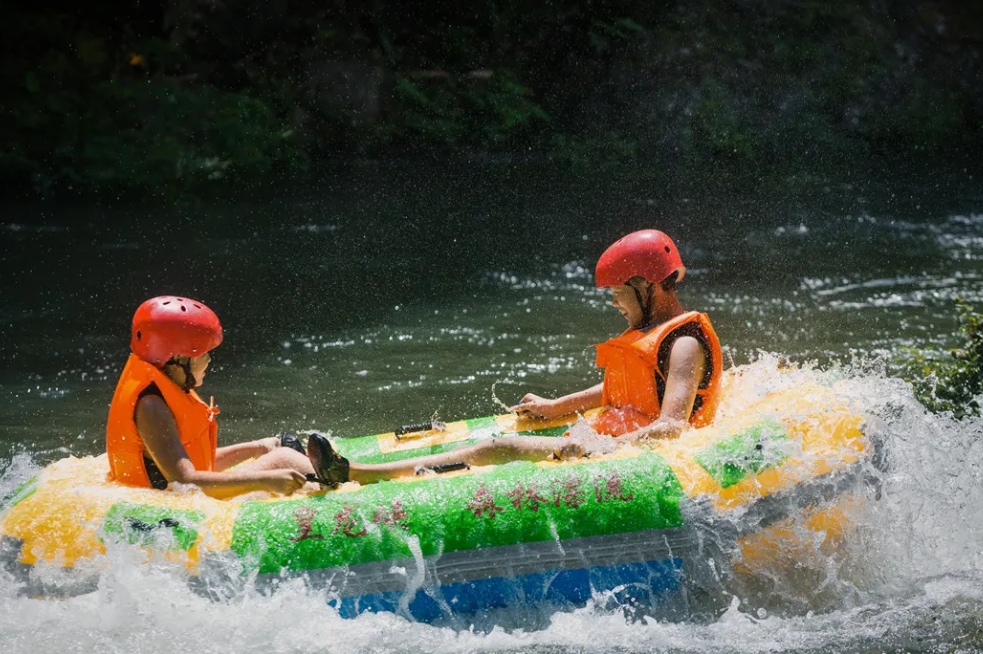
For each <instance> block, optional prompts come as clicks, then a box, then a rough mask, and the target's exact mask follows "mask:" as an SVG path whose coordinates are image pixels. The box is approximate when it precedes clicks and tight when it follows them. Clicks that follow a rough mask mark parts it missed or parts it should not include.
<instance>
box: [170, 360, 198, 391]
mask: <svg viewBox="0 0 983 654" xmlns="http://www.w3.org/2000/svg"><path fill="white" fill-rule="evenodd" d="M164 365H165V366H167V365H175V366H177V367H178V368H180V369H181V370H182V371H183V372H184V384H183V385H182V386H181V390H183V391H184V392H185V393H190V392H191V391H192V390H193V389H194V387H195V386H197V385H198V380H197V379H195V376H194V373H192V372H191V362H190V361H186V362H184V363H181V362H180V361H178V360H177V359H176V358H174V359H171V360H170V361H168V362H167V363H165V364H164Z"/></svg>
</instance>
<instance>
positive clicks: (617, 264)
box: [594, 229, 686, 288]
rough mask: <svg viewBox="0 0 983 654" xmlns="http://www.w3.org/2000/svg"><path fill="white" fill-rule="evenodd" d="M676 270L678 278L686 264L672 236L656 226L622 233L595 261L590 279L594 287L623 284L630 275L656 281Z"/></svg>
mask: <svg viewBox="0 0 983 654" xmlns="http://www.w3.org/2000/svg"><path fill="white" fill-rule="evenodd" d="M677 271H678V272H679V280H681V279H682V278H683V275H685V274H686V266H684V265H683V261H682V259H680V258H679V249H678V248H676V244H675V243H673V242H672V239H671V238H669V237H668V236H666V235H665V234H663V233H662V232H660V231H659V230H657V229H643V230H641V231H638V232H632V233H631V234H629V235H628V236H623V237H622V238H620V239H618V240H617V241H615V242H614V244H613V245H611V247H609V248H608V249H607V250H605V251H604V254H602V255H601V258H600V259H598V260H597V270H596V271H595V273H594V281H595V283H596V284H597V288H605V287H608V286H620V285H622V284H627V283H628V280H629V279H631V278H632V277H644V278H645V279H647V280H648V281H650V282H652V283H653V284H657V283H659V282H661V281H662V280H663V279H665V278H666V277H668V276H669V275H671V274H673V273H674V272H677Z"/></svg>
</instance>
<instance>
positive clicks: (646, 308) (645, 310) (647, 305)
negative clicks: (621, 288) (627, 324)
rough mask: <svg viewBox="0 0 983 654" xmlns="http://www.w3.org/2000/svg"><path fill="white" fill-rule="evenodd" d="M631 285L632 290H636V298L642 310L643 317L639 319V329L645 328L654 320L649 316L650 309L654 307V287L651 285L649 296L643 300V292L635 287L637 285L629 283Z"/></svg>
mask: <svg viewBox="0 0 983 654" xmlns="http://www.w3.org/2000/svg"><path fill="white" fill-rule="evenodd" d="M629 286H631V290H633V291H635V299H636V300H638V308H639V309H641V311H642V319H641V320H640V321H639V323H638V327H637V329H644V328H645V327H648V326H649V325H650V324H651V322H652V320H651V318H650V317H649V313H650V309H651V308H652V287H651V286H649V288H648V291H649V292H648V293H647V295H648V298H647V300H646V301H643V300H642V292H641V291H639V290H638V289H637V288H635V286H634V285H632V284H629Z"/></svg>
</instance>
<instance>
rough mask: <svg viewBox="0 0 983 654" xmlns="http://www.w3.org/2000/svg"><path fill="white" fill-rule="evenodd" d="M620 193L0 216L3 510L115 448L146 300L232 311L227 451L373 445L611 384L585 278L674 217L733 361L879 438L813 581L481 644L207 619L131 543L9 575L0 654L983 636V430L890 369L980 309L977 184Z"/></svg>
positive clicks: (564, 621)
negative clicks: (792, 366) (270, 439)
mask: <svg viewBox="0 0 983 654" xmlns="http://www.w3.org/2000/svg"><path fill="white" fill-rule="evenodd" d="M628 179H629V180H630V181H625V180H618V181H613V180H605V181H601V182H599V181H597V180H593V181H585V180H584V178H582V177H577V176H574V177H570V176H551V177H549V178H546V177H545V176H544V173H543V171H540V170H537V169H536V168H535V167H533V166H512V167H501V166H499V167H486V168H484V169H481V168H472V169H466V170H455V169H446V168H409V167H405V166H399V167H367V168H364V169H358V170H353V171H348V172H347V173H344V174H341V173H339V175H338V177H337V178H334V179H331V180H327V181H321V182H319V183H318V184H316V185H311V186H310V187H308V188H305V189H301V190H291V191H290V192H283V193H281V194H278V195H277V196H276V197H273V198H272V199H271V198H265V199H263V198H260V199H257V198H252V199H250V200H244V199H243V200H238V201H230V202H228V203H225V204H222V205H220V206H219V205H216V204H204V203H202V204H198V205H189V204H188V203H179V204H174V205H173V206H158V205H156V204H151V203H148V204H140V205H136V206H129V207H127V208H119V207H117V208H112V209H100V208H93V207H87V208H83V207H78V206H59V205H50V204H42V205H28V206H19V207H14V208H9V209H7V210H5V211H4V212H3V213H2V214H0V279H2V280H3V281H2V282H0V284H2V293H0V324H2V325H3V330H2V333H0V357H3V360H4V361H5V365H4V366H3V369H2V370H0V495H2V494H5V493H6V492H8V491H9V490H12V489H13V487H15V486H16V484H17V483H19V482H20V481H23V480H24V479H25V478H27V477H28V476H29V475H31V474H33V472H34V471H36V470H37V469H38V466H41V465H44V464H46V463H48V462H50V461H52V460H54V459H57V458H60V457H62V456H65V455H67V454H76V455H85V454H96V453H99V452H100V451H102V447H103V438H104V431H103V430H104V427H105V417H106V413H107V411H108V405H109V401H110V398H111V395H112V391H113V388H114V385H115V380H116V377H117V375H118V374H119V370H120V369H121V367H122V364H123V362H124V360H125V357H126V353H127V348H128V338H129V320H130V317H131V315H132V312H133V310H134V309H135V307H136V306H137V305H138V304H139V303H140V302H141V301H142V300H143V299H145V298H147V297H150V296H153V295H157V294H163V293H174V294H181V295H187V296H191V297H194V298H197V299H200V300H202V301H204V302H206V303H207V304H209V306H211V307H212V308H214V309H215V310H216V311H217V312H218V313H219V315H220V316H221V318H222V321H223V325H224V327H225V335H226V336H225V338H226V340H225V343H224V344H223V345H222V346H221V347H220V348H219V349H218V350H217V351H216V352H215V363H214V364H213V366H212V368H211V369H210V370H209V373H208V376H207V378H206V383H205V386H204V387H203V394H204V395H205V396H206V397H207V396H208V395H214V396H215V398H216V402H217V403H218V404H220V406H221V409H222V416H221V427H222V429H221V435H222V439H223V440H224V441H226V442H231V441H236V440H247V439H251V438H257V437H263V436H266V435H269V434H271V433H274V432H276V431H278V430H280V429H284V428H289V429H298V430H302V429H319V430H322V431H328V432H331V433H332V434H334V435H335V436H353V435H361V434H366V433H376V432H381V431H386V430H390V429H392V428H394V427H395V426H397V425H399V424H403V423H406V422H416V421H419V420H421V419H424V418H427V417H429V416H431V415H433V414H434V413H436V414H437V415H439V416H440V417H441V418H444V419H455V418H462V417H467V416H475V415H482V414H489V413H494V412H497V411H500V410H501V406H502V403H505V404H508V403H511V402H513V401H515V400H517V399H518V398H519V397H520V396H521V395H522V394H523V393H525V392H528V391H533V392H537V393H540V394H543V395H555V394H558V393H564V392H569V391H573V390H577V389H580V388H583V387H586V386H587V385H590V384H593V383H596V382H597V381H598V380H599V379H600V376H599V373H598V372H597V371H596V370H595V369H594V368H593V350H592V348H591V347H590V346H591V344H593V343H596V342H598V341H601V340H604V339H606V338H609V337H610V336H611V335H613V334H616V333H618V332H619V331H620V330H621V329H622V328H623V321H622V319H621V317H620V315H619V314H618V313H617V312H616V311H615V310H613V309H612V308H611V307H610V299H609V296H608V294H606V293H605V292H603V291H598V290H597V289H595V288H594V287H593V278H592V266H593V262H594V261H595V260H596V258H597V256H598V255H599V254H600V253H601V252H602V251H603V249H604V248H605V247H606V246H607V244H609V243H610V242H611V241H613V240H614V239H615V238H617V237H618V236H620V235H622V234H624V233H626V232H628V231H632V230H634V229H639V228H644V227H656V228H660V229H664V230H665V231H667V232H669V233H670V234H671V235H672V236H674V237H675V238H676V240H677V243H678V244H679V247H680V250H681V252H682V255H683V259H684V261H685V263H686V265H687V268H688V271H687V275H686V279H685V280H684V282H683V283H682V284H681V285H680V295H681V299H682V301H683V303H684V305H685V306H686V307H687V308H694V309H701V310H705V311H707V312H708V313H709V314H710V316H711V318H712V320H713V322H714V325H715V327H716V329H717V332H718V334H719V336H720V338H721V341H722V342H723V343H724V345H725V361H726V362H727V365H728V366H730V365H747V364H749V363H750V364H751V369H752V370H758V371H761V370H765V369H766V368H767V367H768V366H770V365H773V363H774V359H775V355H771V354H766V353H777V354H778V355H781V356H784V357H786V358H788V359H790V360H792V361H793V362H797V363H798V364H800V365H801V366H803V367H804V368H805V369H806V370H807V374H809V375H813V376H814V378H815V379H816V380H817V381H818V382H819V383H830V384H831V383H838V384H845V385H847V386H849V388H851V392H852V393H853V394H854V396H855V397H856V398H857V402H858V403H859V404H861V405H863V406H864V407H865V408H866V409H867V410H868V411H869V412H870V414H871V415H873V416H876V417H878V418H879V419H880V420H882V421H883V422H884V423H885V424H886V425H887V427H888V428H889V430H890V433H891V435H892V438H891V440H890V444H889V448H888V452H889V456H890V458H891V461H892V467H891V469H890V471H889V473H888V474H886V475H885V478H884V480H883V482H884V486H883V492H882V498H881V500H880V501H878V502H876V503H873V504H871V506H869V507H868V508H867V509H865V511H864V512H863V517H862V521H861V524H860V526H859V528H858V530H857V531H856V533H855V534H854V536H853V538H852V541H851V543H850V548H849V549H848V551H847V552H845V553H844V554H843V555H842V557H839V558H837V559H836V560H830V561H829V562H828V568H829V572H828V576H827V577H828V578H827V579H826V582H825V585H824V587H823V588H818V589H809V588H800V587H797V586H796V585H795V583H794V582H792V581H789V580H777V582H776V583H777V585H776V589H775V591H774V592H773V593H771V594H770V595H769V597H768V599H767V601H760V602H758V603H757V604H755V603H754V602H749V599H748V598H747V597H738V596H736V595H735V597H734V598H733V606H732V608H731V609H730V610H728V611H726V612H725V613H724V614H722V615H721V616H720V618H719V619H718V620H717V621H715V622H713V623H711V624H692V623H685V622H684V623H660V622H654V621H645V620H643V621H632V620H628V621H626V620H625V618H624V617H623V616H622V615H621V614H616V615H612V614H609V613H606V612H604V611H601V610H599V609H597V608H596V607H588V608H587V609H584V610H582V611H579V612H577V613H573V614H559V615H556V616H554V618H553V619H552V622H551V623H550V624H549V626H548V627H547V628H545V629H543V630H538V631H535V632H524V631H512V630H495V631H493V632H491V633H471V632H469V631H467V630H465V631H463V632H462V631H459V630H454V629H446V628H435V627H428V626H424V625H408V624H407V623H405V622H404V621H403V620H402V619H401V618H399V617H397V616H392V615H379V616H363V617H360V618H358V619H356V620H353V621H342V620H340V619H338V618H337V616H336V615H335V614H333V613H332V611H331V610H330V609H329V608H328V607H327V606H326V603H325V597H324V596H323V594H322V593H321V592H320V591H319V590H317V589H308V588H304V587H303V586H302V585H301V584H299V583H298V584H297V585H294V586H290V587H288V588H285V589H282V590H281V591H280V592H278V593H276V594H274V595H273V596H263V595H260V594H252V595H247V596H245V597H237V598H234V599H232V600H230V601H229V602H227V603H221V602H219V603H215V602H210V601H208V600H205V599H203V598H201V597H198V596H197V595H195V594H194V593H192V592H190V591H189V590H188V589H187V587H186V586H185V585H184V584H183V582H181V581H180V580H179V578H178V577H176V576H175V575H173V574H170V573H168V571H167V570H166V569H165V568H164V567H161V566H145V565H138V564H137V563H135V562H130V561H126V560H123V558H125V557H123V555H121V554H120V555H119V556H120V557H121V559H120V560H114V566H113V568H112V571H111V573H109V574H107V575H106V576H105V577H104V579H103V582H102V585H101V586H100V588H99V590H98V591H97V592H95V593H91V594H89V595H86V596H83V597H79V598H74V599H71V600H60V601H51V602H42V601H36V600H30V599H26V598H22V597H19V596H17V594H16V589H14V588H12V587H11V586H10V585H9V584H7V585H3V582H0V636H2V638H3V640H4V642H5V647H4V650H5V651H10V652H33V651H40V650H42V649H47V648H51V647H57V648H58V650H59V651H62V652H75V651H78V652H88V651H119V652H124V651H125V652H147V653H157V652H186V651H189V650H198V651H206V652H210V651H216V652H217V651H222V652H229V651H234V652H271V651H277V652H333V651H345V652H352V651H390V650H405V651H421V652H423V651H428V652H429V651H440V652H459V651H460V652H471V651H526V650H530V649H532V650H534V651H543V652H553V651H564V652H565V651H584V652H615V651H680V652H708V651H734V652H762V651H768V652H772V651H837V652H838V651H870V652H875V651H877V652H879V651H961V650H965V651H969V650H974V649H976V648H979V647H983V637H981V636H980V633H981V629H983V610H981V609H983V591H981V590H980V589H981V588H983V584H981V583H980V582H981V581H983V567H981V564H983V561H981V558H980V557H981V555H980V553H979V552H980V549H981V548H980V546H979V544H980V543H981V542H983V541H981V535H983V534H981V529H983V510H981V509H980V506H981V505H983V496H981V495H983V491H981V490H980V489H981V484H980V470H979V462H980V461H981V460H983V452H981V451H980V448H981V447H983V446H981V444H980V443H981V436H983V432H981V426H980V423H979V422H972V421H970V422H963V423H958V422H954V421H952V420H949V419H947V418H945V417H938V416H932V415H928V414H926V413H925V412H924V410H923V409H922V408H921V407H920V405H918V404H917V402H916V401H915V400H914V399H913V397H912V396H911V393H910V389H909V388H908V387H907V385H906V384H904V383H903V382H900V381H899V380H897V379H894V378H892V377H890V375H889V373H890V370H891V368H890V365H889V363H890V362H891V361H892V360H894V358H896V357H897V356H898V355H899V354H901V353H902V352H903V348H904V347H905V346H911V345H916V346H920V345H924V344H936V345H951V344H953V343H954V342H955V337H954V336H955V335H954V329H955V321H954V317H953V315H952V311H951V306H952V299H953V298H954V297H956V296H957V295H958V296H961V297H964V298H966V299H968V300H969V301H971V302H975V303H977V305H983V283H981V282H983V185H981V184H980V183H979V182H978V181H974V180H973V179H972V178H971V175H970V173H968V172H966V173H958V172H957V173H954V174H951V175H944V176H943V175H938V176H935V177H929V178H927V179H919V180H907V181H899V180H897V179H893V178H886V179H884V178H881V179H877V178H874V177H873V176H871V177H867V178H863V179H851V178H846V179H843V178H837V179H823V178H811V179H801V178H790V179H788V180H785V181H780V182H774V181H772V182H771V183H769V184H768V185H762V187H761V188H754V187H752V188H744V189H742V190H740V191H736V190H734V189H730V190H728V191H726V192H716V191H714V192H712V193H711V192H700V191H699V190H693V191H692V192H690V191H689V190H686V189H683V190H673V189H667V188H665V187H663V186H660V185H659V184H657V183H655V182H653V181H652V179H647V178H645V177H644V176H643V175H639V176H638V178H628ZM694 188H695V187H694ZM755 366H758V367H757V368H756V367H755ZM821 585H822V584H821ZM810 597H815V598H821V599H814V600H813V599H810ZM810 602H813V604H812V605H810ZM206 616H207V618H206ZM198 624H200V625H207V631H206V633H207V635H205V636H202V635H201V633H200V632H198V631H197V630H196V629H195V628H192V627H190V626H191V625H198Z"/></svg>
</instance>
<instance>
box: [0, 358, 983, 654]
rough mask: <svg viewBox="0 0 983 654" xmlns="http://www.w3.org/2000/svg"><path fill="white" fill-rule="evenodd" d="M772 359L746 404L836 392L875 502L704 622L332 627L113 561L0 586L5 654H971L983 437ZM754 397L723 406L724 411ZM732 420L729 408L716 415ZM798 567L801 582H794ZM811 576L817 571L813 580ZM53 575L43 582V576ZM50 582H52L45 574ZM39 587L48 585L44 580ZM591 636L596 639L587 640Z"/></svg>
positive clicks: (25, 463)
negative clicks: (65, 575) (85, 579)
mask: <svg viewBox="0 0 983 654" xmlns="http://www.w3.org/2000/svg"><path fill="white" fill-rule="evenodd" d="M775 366H776V360H775V357H772V356H770V355H762V356H761V357H760V358H759V360H758V361H756V362H755V363H752V364H750V365H748V366H745V367H743V368H742V369H741V370H742V373H743V374H744V375H746V376H747V377H748V378H749V379H750V380H751V381H752V383H750V384H745V385H743V386H744V387H746V388H749V389H752V390H749V391H748V392H749V394H752V395H753V394H757V395H759V396H763V395H764V394H766V393H767V392H769V391H771V390H774V389H775V387H776V384H780V383H782V384H785V383H789V379H792V380H795V381H813V382H818V383H823V384H826V385H834V386H835V387H836V388H837V390H839V391H841V392H843V393H845V394H847V395H848V396H850V397H852V398H854V401H855V403H856V405H857V406H860V407H864V408H865V410H866V413H867V414H868V415H870V416H873V417H874V418H876V420H877V422H879V424H880V427H879V429H880V430H882V431H883V434H884V435H885V450H884V456H885V459H886V464H887V465H886V468H885V469H886V472H884V473H881V474H880V477H879V482H880V497H879V499H876V500H874V499H873V498H868V501H864V502H863V503H862V507H861V508H859V509H858V510H856V511H855V512H854V519H855V521H856V522H855V524H854V525H853V527H852V528H851V529H849V530H848V532H849V533H848V534H846V536H845V539H844V542H843V545H842V547H840V548H838V549H837V550H836V551H826V550H824V549H823V548H822V547H819V546H818V544H817V547H816V548H815V549H814V550H813V551H812V552H811V557H812V558H813V560H812V561H807V562H803V561H799V562H798V565H796V562H792V565H790V566H789V567H788V570H785V571H784V572H783V573H782V574H784V575H786V576H784V577H782V576H771V577H766V578H765V579H764V581H761V580H760V579H755V580H754V581H755V583H745V582H741V581H740V578H739V577H738V578H737V579H738V581H737V582H735V583H729V584H728V585H727V586H726V588H725V591H724V592H725V594H726V595H727V597H725V598H724V600H725V606H726V603H727V602H729V607H727V608H725V610H723V612H722V613H720V614H719V616H718V617H717V618H716V619H714V620H712V621H709V622H690V621H686V620H682V621H678V622H661V621H656V620H653V619H651V618H637V619H632V618H631V616H630V615H629V616H628V617H629V619H626V616H625V613H624V612H622V611H620V610H619V611H609V610H606V609H605V608H603V607H604V606H605V604H606V602H605V598H604V597H595V601H594V602H592V603H590V604H589V605H588V606H587V607H586V608H584V609H580V610H577V611H573V612H569V613H558V614H555V615H553V616H552V618H550V619H549V621H548V624H547V625H546V626H545V628H543V629H540V630H535V631H526V630H507V629H502V628H494V629H491V630H490V631H483V632H482V631H475V630H473V629H470V630H464V631H461V630H455V629H451V628H443V627H433V626H428V625H423V624H417V623H411V622H407V621H405V620H404V619H403V618H401V617H398V616H396V615H392V614H377V615H362V616H360V617H358V618H356V619H353V620H344V619H341V618H340V617H338V615H337V613H336V612H335V611H334V609H332V608H330V607H329V605H328V600H329V599H330V598H329V596H328V595H327V593H326V591H324V590H323V589H317V588H312V587H310V586H309V585H308V584H307V583H305V581H304V580H301V579H296V580H289V581H285V582H284V583H281V584H279V585H277V587H276V589H275V590H266V591H263V592H261V591H258V590H256V589H254V588H253V589H250V588H247V589H245V590H243V591H242V592H241V593H238V594H235V595H233V596H232V597H229V598H226V599H224V600H221V601H218V600H215V599H208V598H205V597H202V596H201V595H199V594H197V593H196V592H194V591H193V590H192V589H191V588H190V587H189V585H188V584H187V582H186V581H185V580H184V578H183V575H182V574H181V573H180V572H179V571H177V570H174V569H172V568H171V567H170V566H169V564H167V563H166V562H162V561H153V562H150V563H146V562H143V561H141V560H140V559H139V557H135V556H134V555H133V553H132V552H127V551H122V550H121V551H114V550H111V551H110V552H109V553H108V554H107V558H108V559H109V561H108V563H109V565H108V566H106V568H105V569H104V570H103V571H102V574H101V575H100V576H99V582H98V586H97V587H96V588H95V590H93V591H92V592H88V593H86V594H84V595H81V596H78V597H72V598H68V599H51V600H40V599H31V598H27V597H24V596H22V595H21V594H20V588H19V587H18V585H17V583H16V582H15V581H14V580H13V579H11V578H9V577H6V576H0V637H2V642H3V644H4V647H3V651H4V652H9V653H10V654H20V653H27V652H38V651H45V650H48V649H56V650H57V651H59V652H64V653H70V652H92V651H100V652H136V653H147V654H150V653H154V654H157V653H161V654H163V653H169V652H175V653H179V652H180V653H184V652H188V651H199V652H219V651H221V652H230V651H231V652H237V653H249V652H263V653H266V652H290V653H293V652H297V653H300V652H341V651H344V652H346V653H351V652H381V651H396V650H398V651H407V652H446V653H452V652H475V651H503V652H507V651H528V650H530V649H531V650H533V651H543V652H547V651H548V652H552V651H578V652H612V651H619V652H620V651H667V652H668V651H683V652H708V651H714V652H716V651H732V652H773V651H841V650H847V649H848V650H852V651H896V650H904V651H937V650H940V649H944V650H948V649H953V650H958V649H964V650H966V651H969V650H973V649H975V648H978V647H981V646H983V637H981V636H980V633H981V630H983V583H981V582H983V553H981V551H980V550H981V548H980V546H979V544H980V543H981V542H983V510H981V509H980V507H981V506H983V485H981V483H980V481H981V480H980V461H983V424H981V423H980V422H979V421H964V422H957V421H954V420H952V419H950V418H948V417H946V416H936V415H932V414H929V413H927V412H926V411H925V410H924V409H923V408H922V407H921V405H920V404H918V403H917V402H916V401H915V399H914V398H913V396H912V394H911V391H910V389H909V387H908V386H907V385H906V384H905V383H903V382H901V381H899V380H897V379H892V378H889V377H887V376H885V375H884V374H883V373H882V372H880V371H878V370H876V369H874V370H872V369H871V367H870V366H863V365H859V364H857V365H853V366H845V367H838V368H833V369H830V370H817V369H814V368H810V367H808V366H806V367H803V368H801V369H791V370H788V371H786V373H785V381H784V382H778V381H776V378H777V376H776V375H775V374H774V371H775ZM752 399H754V398H753V397H744V398H740V401H738V400H737V399H736V398H731V401H729V402H728V405H727V407H724V409H723V410H724V411H726V410H735V409H733V407H736V406H737V405H738V404H740V402H743V401H750V400H752ZM728 407H731V408H730V409H728ZM37 470H38V466H37V465H36V464H34V463H33V461H32V460H31V458H30V457H29V456H28V455H26V454H17V455H15V456H14V457H13V459H12V460H10V461H8V462H5V465H4V469H3V472H2V474H0V493H2V494H3V495H5V496H9V495H10V493H11V492H12V491H13V490H14V488H15V487H16V486H17V485H18V484H19V483H20V482H22V481H24V480H25V479H26V478H28V477H30V476H31V475H33V474H35V473H36V472H37ZM806 568H809V569H810V570H812V573H813V574H808V575H805V574H799V575H798V576H796V572H795V571H796V570H798V571H799V572H800V573H801V571H802V570H803V569H806ZM817 570H818V573H816V571H817ZM38 574H51V575H54V574H55V573H54V572H53V571H47V572H45V571H39V572H38ZM53 578H54V577H53ZM48 581H51V580H50V579H49V580H48ZM599 634H603V637H599V636H598V635H599Z"/></svg>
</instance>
